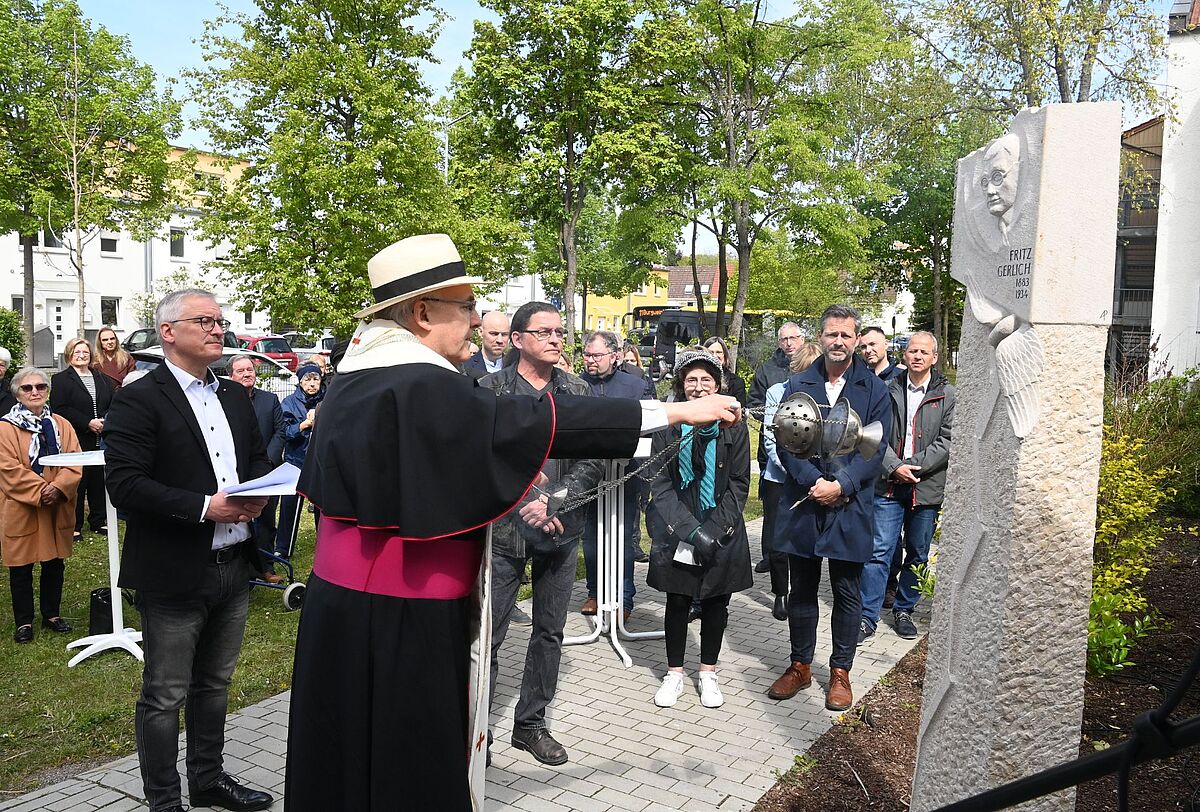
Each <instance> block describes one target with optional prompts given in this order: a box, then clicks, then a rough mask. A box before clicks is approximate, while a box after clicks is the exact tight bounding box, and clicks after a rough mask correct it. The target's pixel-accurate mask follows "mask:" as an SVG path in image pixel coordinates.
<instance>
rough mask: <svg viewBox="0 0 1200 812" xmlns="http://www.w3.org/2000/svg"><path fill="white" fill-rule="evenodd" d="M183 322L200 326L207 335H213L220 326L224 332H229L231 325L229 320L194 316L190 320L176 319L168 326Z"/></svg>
mask: <svg viewBox="0 0 1200 812" xmlns="http://www.w3.org/2000/svg"><path fill="white" fill-rule="evenodd" d="M181 321H190V322H191V323H192V324H199V325H200V329H201V330H203V331H204V332H206V333H211V332H212V331H213V328H214V327H218V326H219V327H220V328H221V329H222V330H228V329H229V325H230V323H231V322H230V321H229V319H217V318H213V317H212V316H192V317H191V318H190V319H175V320H174V321H169V322H167V324H178V323H179V322H181Z"/></svg>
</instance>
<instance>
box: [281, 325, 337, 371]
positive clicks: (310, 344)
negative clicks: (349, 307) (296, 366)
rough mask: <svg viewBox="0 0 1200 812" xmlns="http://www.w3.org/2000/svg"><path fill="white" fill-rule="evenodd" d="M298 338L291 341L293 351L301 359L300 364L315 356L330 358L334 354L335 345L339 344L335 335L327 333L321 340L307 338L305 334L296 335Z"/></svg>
mask: <svg viewBox="0 0 1200 812" xmlns="http://www.w3.org/2000/svg"><path fill="white" fill-rule="evenodd" d="M295 335H296V338H294V339H291V342H292V349H294V350H295V351H296V355H298V356H299V357H300V363H302V364H303V363H304V362H305V361H307V360H308V359H309V358H312V357H313V356H314V355H324V356H325V357H326V358H328V357H329V355H330V353H332V352H333V345H334V344H335V343H337V339H336V338H335V337H334V335H333V333H329V332H326V333H324V334H323V335H322V336H321V337H320V338H313V337H312V336H306V335H304V334H303V333H296V334H295Z"/></svg>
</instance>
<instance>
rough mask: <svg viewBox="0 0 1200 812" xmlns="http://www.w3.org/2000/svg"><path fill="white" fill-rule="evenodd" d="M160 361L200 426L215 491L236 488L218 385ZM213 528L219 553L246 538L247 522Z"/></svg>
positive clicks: (234, 453)
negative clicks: (215, 481) (214, 479)
mask: <svg viewBox="0 0 1200 812" xmlns="http://www.w3.org/2000/svg"><path fill="white" fill-rule="evenodd" d="M163 361H165V362H166V365H167V369H169V370H171V374H172V375H174V376H175V380H177V381H179V388H180V389H182V390H183V396H184V397H185V398H187V402H188V405H189V406H191V407H192V414H194V415H195V416H196V422H197V423H198V424H199V425H200V434H201V435H202V436H203V437H204V444H205V446H206V447H207V448H208V460H209V462H210V463H212V467H213V473H214V474H216V477H217V490H218V491H223V490H225V489H226V488H227V487H229V486H230V485H236V484H237V483H238V482H239V481H240V480H239V479H238V472H237V449H236V448H234V445H233V431H232V430H230V428H229V419H228V418H227V417H226V416H225V410H224V409H222V408H221V401H220V400H219V399H218V398H217V387H218V386H219V385H220V384H219V381H217V378H216V376H215V375H213V374H212V372H209V373H208V377H209V379H210V380H208V381H202V380H200V379H199V378H197V377H195V376H193V375H192V373H190V372H187V371H186V370H183V369H180V368H179V367H177V366H175V365H174V364H172V363H171V362H170V361H168V360H167V359H166V358H164V359H163ZM210 499H211V497H210V496H205V497H204V508H203V509H202V510H201V511H200V521H204V517H205V515H206V514H207V513H208V503H209V500H210ZM216 525H217V526H216V528H215V529H214V530H213V542H212V548H213V549H214V550H220V549H222V548H224V547H229V546H231V545H234V544H237V543H238V542H240V541H245V540H246V539H248V538H250V524H249V523H248V522H242V523H241V524H224V523H221V522H217V523H216Z"/></svg>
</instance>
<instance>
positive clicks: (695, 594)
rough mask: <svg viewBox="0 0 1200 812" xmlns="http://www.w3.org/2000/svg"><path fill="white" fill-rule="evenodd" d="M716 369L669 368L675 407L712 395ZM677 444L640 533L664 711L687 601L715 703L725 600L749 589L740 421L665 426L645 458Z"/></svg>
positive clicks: (684, 354) (699, 365) (710, 702)
mask: <svg viewBox="0 0 1200 812" xmlns="http://www.w3.org/2000/svg"><path fill="white" fill-rule="evenodd" d="M720 382H721V365H720V362H719V361H718V360H717V359H716V357H715V356H713V355H712V354H711V353H709V352H707V351H706V350H702V349H698V348H695V349H693V348H689V349H686V350H682V351H681V352H680V353H679V354H678V356H677V358H676V361H675V379H674V388H675V400H677V401H678V400H684V399H687V400H696V399H697V398H702V397H704V396H705V395H711V394H713V393H715V392H717V391H718V389H719V388H720V385H721V384H720ZM681 436H682V438H683V442H682V445H681V446H680V450H679V455H678V456H677V457H674V456H673V457H671V459H670V460H669V461H668V462H666V463H665V464H664V465H663V467H662V469H661V470H659V471H658V473H657V475H656V476H655V478H654V481H653V482H652V483H651V485H650V493H651V497H650V506H649V507H648V508H647V509H646V529H647V530H648V531H649V533H650V538H651V539H652V541H653V544H652V546H651V548H650V572H649V574H648V576H647V578H646V582H647V583H648V584H649V585H650V586H651V587H653V588H655V589H660V590H662V591H663V592H666V593H667V611H666V617H665V619H664V627H665V631H666V643H667V668H668V670H667V674H666V676H665V677H663V681H662V685H661V686H660V687H659V688H658V691H657V693H656V694H655V695H654V703H655V704H656V705H658V706H659V707H662V708H666V707H670V706H672V705H674V704H675V702H676V701H677V700H678V699H679V697H680V696H681V695H682V694H683V682H684V671H683V663H684V650H685V648H686V646H687V625H688V612H689V610H690V608H691V604H692V599H693V598H696V599H698V600H699V601H700V604H701V606H702V607H703V614H702V616H701V621H700V672H699V692H700V703H701V704H702V705H704V707H706V708H719V707H720V706H721V705H722V704H724V701H725V700H724V698H723V697H722V696H721V689H720V687H719V686H718V682H717V659H718V657H719V656H720V653H721V643H722V641H723V640H724V637H725V625H726V622H727V620H728V617H729V597H730V595H732V594H733V593H734V592H740V591H741V590H743V589H748V588H749V587H750V586H751V585H752V584H753V582H754V575H753V573H752V572H751V570H750V546H749V544H748V543H747V540H746V524H745V522H744V521H743V519H742V510H743V508H745V505H746V496H747V494H748V493H749V491H750V439H749V435H748V433H747V431H746V424H745V423H738V424H736V425H734V426H732V427H730V428H728V429H724V430H720V429H719V428H718V426H717V424H715V423H714V424H712V425H710V426H705V427H703V428H697V429H694V430H693V429H692V428H691V427H688V428H686V429H678V428H674V429H671V430H669V431H664V432H659V433H658V434H656V435H655V436H654V441H653V446H652V448H653V450H652V452H651V454H652V456H653V455H655V454H657V453H658V452H660V451H662V450H663V449H664V448H665V447H666V446H667V445H669V444H670V443H673V442H675V441H676V440H679V439H680V438H681Z"/></svg>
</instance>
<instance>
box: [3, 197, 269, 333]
mask: <svg viewBox="0 0 1200 812" xmlns="http://www.w3.org/2000/svg"><path fill="white" fill-rule="evenodd" d="M194 220H195V217H194V215H192V214H190V213H188V212H179V213H176V214H175V215H174V216H172V218H171V220H170V222H169V223H167V224H166V225H164V226H162V227H161V228H160V229H159V230H158V233H157V235H156V236H155V237H154V239H152V240H150V241H149V242H139V241H136V240H134V239H133V238H132V237H131V236H130V235H129V234H128V233H125V232H117V233H111V234H110V233H104V234H100V235H97V236H95V237H94V238H93V239H91V240H90V241H88V242H87V243H86V244H85V246H84V252H83V257H84V272H83V276H84V329H85V330H87V331H89V337H90V335H91V332H90V331H95V330H99V329H100V328H101V327H103V326H104V325H105V323H106V322H105V317H108V319H109V320H111V321H112V322H113V324H112V326H113V327H115V328H116V331H117V335H118V336H120V337H121V338H122V339H123V338H124V337H125V336H126V335H128V334H129V333H130V332H131V331H133V330H136V329H138V328H139V327H144V326H147V325H143V324H141V323H140V322H139V321H138V317H137V315H136V313H135V312H134V306H133V305H134V298H135V297H136V296H138V295H139V294H141V293H145V292H153V290H154V283H155V282H156V281H157V280H160V279H163V278H165V277H169V276H171V275H172V274H174V273H176V272H177V271H180V270H183V271H186V272H187V273H189V274H190V275H192V276H193V277H196V278H198V279H200V280H202V281H203V282H204V284H205V285H206V286H207V287H208V288H209V289H210V290H212V291H213V292H214V293H215V294H216V296H217V301H218V302H219V303H220V304H221V306H222V308H223V309H224V313H225V318H227V319H229V320H230V321H231V322H233V329H234V330H235V331H237V332H253V333H262V332H266V331H267V329H268V328H269V324H270V323H269V319H268V317H267V314H265V313H252V314H250V317H249V319H247V317H246V314H245V313H243V312H241V311H238V310H236V309H235V307H234V305H233V304H232V301H233V291H232V290H231V289H230V288H229V287H228V286H226V285H222V284H220V283H219V280H218V278H217V273H216V272H215V271H214V270H212V269H211V268H210V267H209V266H210V264H211V263H212V262H213V260H214V259H216V258H217V257H219V256H221V255H223V253H224V250H223V248H222V247H221V246H210V245H207V244H206V243H204V242H203V241H201V240H200V239H199V237H198V236H197V235H196V234H195V232H194V230H193V228H192V226H193V224H194ZM173 231H174V232H176V235H177V236H178V234H180V233H181V234H182V242H181V243H180V242H178V241H177V242H176V249H175V252H174V253H176V254H179V253H182V256H174V255H173V253H172V241H171V238H172V232H173ZM102 238H103V242H102ZM109 241H115V244H113V243H112V242H109ZM105 248H111V249H115V250H104V249H105ZM33 272H34V328H35V330H36V329H39V328H41V327H42V326H46V325H49V326H50V327H52V328H53V329H54V332H55V342H54V343H55V352H56V353H60V352H61V351H62V348H63V346H64V345H65V343H66V342H67V341H68V340H70V339H71V338H73V337H74V336H75V335H76V334H77V333H78V331H79V315H78V299H79V281H78V278H77V277H76V276H75V271H74V268H73V267H72V265H71V260H70V256H69V254H68V252H67V249H66V248H48V247H46V245H45V239H44V235H39V237H38V245H37V247H36V248H34V251H33ZM24 286H25V280H24V256H23V252H22V247H21V244H20V240H19V237H18V236H17V234H15V233H9V234H4V235H0V306H2V307H9V308H14V309H15V308H16V307H17V306H18V305H20V304H21V300H22V299H23V297H24ZM114 313H115V318H112V316H113V314H114Z"/></svg>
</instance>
